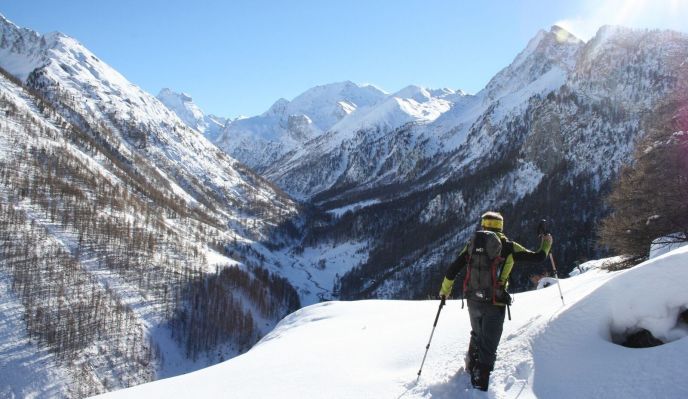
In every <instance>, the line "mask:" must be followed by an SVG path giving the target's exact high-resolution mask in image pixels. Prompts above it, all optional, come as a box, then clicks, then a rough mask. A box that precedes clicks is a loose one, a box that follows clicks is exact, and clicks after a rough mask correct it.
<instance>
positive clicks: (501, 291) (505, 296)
mask: <svg viewBox="0 0 688 399" xmlns="http://www.w3.org/2000/svg"><path fill="white" fill-rule="evenodd" d="M495 300H496V301H497V302H499V303H503V304H505V305H511V302H512V299H511V295H510V294H509V293H508V292H507V291H506V287H504V284H503V283H502V282H501V281H500V282H498V283H497V289H496V290H495Z"/></svg>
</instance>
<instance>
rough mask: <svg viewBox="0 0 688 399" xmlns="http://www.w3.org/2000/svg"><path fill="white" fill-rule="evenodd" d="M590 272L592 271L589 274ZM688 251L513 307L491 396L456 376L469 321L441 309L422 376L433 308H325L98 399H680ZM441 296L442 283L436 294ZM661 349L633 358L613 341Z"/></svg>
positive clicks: (686, 390)
mask: <svg viewBox="0 0 688 399" xmlns="http://www.w3.org/2000/svg"><path fill="white" fill-rule="evenodd" d="M588 266H589V265H588ZM686 281H688V247H683V248H680V249H677V250H674V251H672V252H670V253H668V254H665V255H663V256H660V257H658V258H656V259H653V260H650V261H648V262H646V263H644V264H642V265H639V266H637V267H635V268H632V269H630V270H626V271H621V272H614V273H607V272H604V271H600V270H599V269H596V268H594V267H593V268H592V269H591V270H589V271H587V272H585V273H583V274H580V275H578V276H575V277H571V278H568V279H564V280H561V288H562V290H563V295H564V299H565V301H566V305H565V306H563V305H562V302H561V300H560V298H559V292H558V290H557V287H556V286H550V287H548V288H545V289H541V290H537V291H531V292H527V293H523V294H516V295H515V302H514V304H513V306H512V318H513V320H511V321H508V320H507V321H505V324H504V333H503V335H502V340H501V343H500V346H499V351H498V358H497V363H496V366H495V371H494V372H493V374H492V380H491V384H490V389H489V391H488V392H487V393H482V392H478V391H474V390H469V389H466V384H467V378H466V377H465V376H464V375H462V374H457V371H458V370H459V368H460V367H461V366H462V364H463V355H464V352H465V350H466V348H467V345H468V338H469V332H470V327H469V321H468V313H467V310H466V309H461V302H460V301H459V300H452V301H448V303H447V306H445V307H444V309H443V310H442V313H441V315H440V318H439V323H438V325H437V329H436V331H435V335H434V337H433V340H432V344H431V346H430V350H429V353H428V357H427V360H426V363H425V366H424V367H423V373H422V376H421V378H420V380H419V381H418V382H417V383H416V373H417V372H418V368H419V366H420V363H421V360H422V357H423V354H424V352H425V345H426V344H427V341H428V338H429V336H430V332H431V329H432V323H433V321H434V318H435V314H436V312H437V309H438V305H439V301H358V302H325V303H321V304H317V305H313V306H309V307H306V308H304V309H301V310H299V311H297V312H295V313H293V314H292V315H290V316H288V317H287V318H285V319H284V320H283V321H282V322H281V323H280V324H279V325H278V326H277V327H276V328H275V330H274V331H273V332H272V333H270V334H269V335H268V336H266V337H265V338H264V339H263V340H262V341H261V342H260V343H258V344H257V345H256V346H255V347H254V348H253V349H252V350H250V351H249V352H247V353H246V354H244V355H241V356H239V357H236V358H234V359H231V360H228V361H226V362H224V363H221V364H218V365H216V366H213V367H209V368H206V369H203V370H199V371H196V372H193V373H190V374H186V375H182V376H178V377H174V378H170V379H165V380H160V381H156V382H152V383H149V384H145V385H141V386H137V387H134V388H130V389H126V390H122V391H117V392H111V393H109V394H106V395H104V396H103V397H104V398H145V399H153V398H165V399H169V398H252V399H258V398H391V399H396V398H399V399H402V398H406V399H411V398H437V399H442V398H462V397H475V398H483V397H486V398H535V397H537V398H686V397H688V380H687V379H686V367H687V366H688V362H687V361H686V359H688V325H686V324H685V323H683V322H678V321H677V320H678V315H679V313H680V312H682V311H684V310H685V309H686V308H688V290H687V289H686V288H685V287H686ZM438 284H439V282H438ZM638 327H640V328H645V329H648V330H649V331H651V332H652V333H653V335H655V336H656V337H658V338H660V339H662V340H664V341H666V342H668V343H666V344H665V345H662V346H657V347H654V348H645V349H630V348H626V347H623V346H620V345H617V344H615V343H613V342H612V335H613V334H621V333H624V332H626V330H627V329H632V328H638Z"/></svg>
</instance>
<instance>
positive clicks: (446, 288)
mask: <svg viewBox="0 0 688 399" xmlns="http://www.w3.org/2000/svg"><path fill="white" fill-rule="evenodd" d="M453 286H454V280H449V279H448V278H446V277H445V278H444V280H443V281H442V288H440V294H439V297H440V298H442V297H445V298H447V297H449V295H450V294H451V291H452V287H453Z"/></svg>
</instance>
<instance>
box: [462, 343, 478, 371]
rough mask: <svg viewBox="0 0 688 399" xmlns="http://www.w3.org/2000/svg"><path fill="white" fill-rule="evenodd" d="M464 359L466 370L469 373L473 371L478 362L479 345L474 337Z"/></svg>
mask: <svg viewBox="0 0 688 399" xmlns="http://www.w3.org/2000/svg"><path fill="white" fill-rule="evenodd" d="M463 360H464V362H465V363H466V370H467V371H468V372H469V373H472V372H473V368H474V367H475V365H476V364H478V346H477V345H475V344H474V343H473V340H472V339H471V343H470V344H469V345H468V351H467V352H466V356H465V357H464V358H463Z"/></svg>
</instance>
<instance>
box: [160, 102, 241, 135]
mask: <svg viewBox="0 0 688 399" xmlns="http://www.w3.org/2000/svg"><path fill="white" fill-rule="evenodd" d="M157 99H158V100H160V101H161V102H162V103H163V104H165V106H166V107H167V108H169V109H170V110H171V111H172V112H174V113H175V114H177V116H178V117H179V118H180V119H181V120H182V121H183V122H184V123H186V125H187V126H189V127H190V128H192V129H195V130H196V131H198V132H200V133H202V134H203V135H204V136H205V137H206V138H207V139H208V140H210V141H211V142H212V141H215V140H216V139H217V138H218V136H219V135H220V133H221V131H222V129H223V128H224V127H225V125H226V124H227V122H228V120H227V119H226V118H223V117H220V116H215V115H205V114H204V113H203V111H202V110H201V109H200V108H199V107H198V105H196V104H195V103H194V102H193V99H192V98H191V97H190V96H189V95H188V94H185V93H176V92H174V91H172V90H170V89H162V90H160V93H158V95H157Z"/></svg>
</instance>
